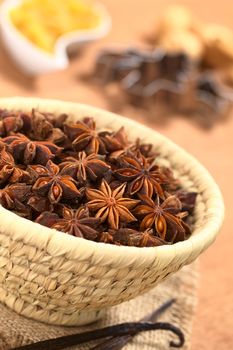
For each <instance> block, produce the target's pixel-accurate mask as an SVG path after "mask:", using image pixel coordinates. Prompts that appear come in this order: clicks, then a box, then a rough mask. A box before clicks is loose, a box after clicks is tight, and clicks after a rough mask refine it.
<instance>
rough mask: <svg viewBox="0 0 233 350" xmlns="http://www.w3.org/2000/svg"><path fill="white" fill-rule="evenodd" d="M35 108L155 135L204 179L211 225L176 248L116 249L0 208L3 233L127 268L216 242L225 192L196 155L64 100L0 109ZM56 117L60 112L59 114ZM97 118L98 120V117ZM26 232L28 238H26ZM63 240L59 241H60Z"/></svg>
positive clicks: (12, 102) (14, 102)
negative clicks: (129, 262) (77, 114)
mask: <svg viewBox="0 0 233 350" xmlns="http://www.w3.org/2000/svg"><path fill="white" fill-rule="evenodd" d="M32 107H34V108H38V109H40V110H43V111H52V110H56V111H57V113H58V112H59V113H61V112H65V111H66V108H67V113H69V109H72V110H73V111H74V112H75V111H76V112H77V111H79V112H80V113H82V115H83V116H84V115H87V113H88V114H89V115H95V114H98V115H99V116H103V117H106V118H109V119H110V120H111V119H112V118H116V117H117V118H118V120H119V119H120V121H122V125H125V124H127V127H129V128H130V127H131V128H139V127H140V129H141V130H142V133H144V132H147V133H148V134H151V135H152V133H153V135H154V136H156V138H157V140H159V141H160V142H161V144H162V145H163V146H165V148H166V149H169V150H172V151H173V152H176V153H177V154H179V162H178V163H180V164H189V165H190V166H191V167H192V168H193V169H194V170H195V172H196V173H197V174H199V176H200V187H201V185H202V184H203V185H204V186H203V187H204V188H205V191H206V193H208V200H207V201H206V207H207V215H208V220H207V222H206V223H205V224H204V225H203V226H201V227H199V228H198V229H196V230H194V231H193V232H192V235H191V236H190V237H189V238H188V239H187V240H185V241H182V242H178V243H175V244H173V245H164V246H158V247H151V248H149V247H147V248H137V247H128V246H116V245H111V244H105V243H97V242H93V241H89V240H85V239H82V238H77V237H73V236H70V235H66V234H65V233H62V232H59V231H56V230H54V229H50V228H48V227H44V226H41V225H39V224H36V223H34V222H32V221H30V220H28V219H24V218H22V217H19V216H18V215H16V214H14V213H12V212H10V211H9V210H6V209H5V208H3V207H2V206H0V230H1V233H3V234H7V235H12V236H13V237H14V239H16V240H22V241H23V242H25V244H29V245H30V244H31V245H32V246H36V247H40V248H43V247H46V249H49V250H51V251H52V252H53V254H58V255H61V254H64V253H65V254H67V257H70V258H75V256H78V257H79V259H80V253H81V252H82V253H83V252H86V254H88V255H89V256H90V257H92V256H93V255H95V259H102V258H103V257H104V259H106V258H109V259H110V260H112V261H113V263H114V262H115V261H117V262H118V265H119V264H120V265H121V264H124V263H126V262H127V260H128V259H129V260H130V259H131V258H134V260H137V261H138V260H140V259H143V260H145V259H146V260H148V259H150V260H151V261H154V260H155V259H158V258H160V257H162V256H164V255H166V256H167V255H170V256H171V258H172V257H175V256H177V255H185V254H190V253H191V251H193V250H197V251H199V252H202V251H203V250H204V249H206V248H207V247H208V246H209V245H210V244H211V243H212V242H213V241H214V239H215V237H216V235H217V233H218V232H219V230H220V228H221V226H222V223H223V219H224V203H223V198H222V195H221V192H220V190H219V188H218V186H217V184H216V183H215V181H214V179H213V178H212V176H211V175H210V174H209V172H208V171H207V170H206V169H205V168H204V167H203V165H201V164H200V163H199V162H198V161H197V160H196V159H195V158H194V157H193V156H192V155H190V154H189V153H187V152H186V151H185V150H184V149H183V148H181V147H180V146H178V145H176V144H175V143H173V142H172V141H171V140H170V139H168V138H167V137H165V136H163V135H161V134H160V133H158V132H157V131H155V130H152V129H151V128H148V127H146V126H144V125H143V124H140V123H138V122H136V121H134V120H131V119H128V118H125V117H122V116H119V115H116V114H114V113H112V112H108V111H106V110H103V109H100V108H96V107H92V106H89V105H86V104H80V103H74V102H64V101H60V100H51V99H40V98H28V97H10V98H0V108H1V109H3V108H6V109H11V110H25V111H26V110H30V109H31V108H32ZM55 113H56V112H55ZM94 118H95V116H94ZM25 230H26V232H27V233H26V234H25ZM58 238H59V239H58Z"/></svg>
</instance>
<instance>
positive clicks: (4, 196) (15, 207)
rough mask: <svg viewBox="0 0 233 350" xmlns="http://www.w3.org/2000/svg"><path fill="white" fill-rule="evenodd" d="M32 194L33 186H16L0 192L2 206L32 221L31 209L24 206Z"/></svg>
mask: <svg viewBox="0 0 233 350" xmlns="http://www.w3.org/2000/svg"><path fill="white" fill-rule="evenodd" d="M30 193H31V186H28V185H26V184H14V185H10V186H7V187H5V188H4V189H2V190H0V204H1V205H2V206H3V207H4V208H6V209H9V210H11V211H13V212H15V213H16V214H18V215H20V216H23V217H27V218H29V219H30V214H31V213H30V208H29V207H28V206H27V205H26V204H24V203H26V202H27V200H28V198H29V196H30Z"/></svg>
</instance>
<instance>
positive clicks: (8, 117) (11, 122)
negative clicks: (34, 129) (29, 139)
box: [0, 110, 31, 136]
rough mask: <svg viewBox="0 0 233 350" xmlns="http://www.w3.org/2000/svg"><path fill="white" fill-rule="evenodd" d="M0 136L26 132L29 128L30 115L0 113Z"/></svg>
mask: <svg viewBox="0 0 233 350" xmlns="http://www.w3.org/2000/svg"><path fill="white" fill-rule="evenodd" d="M0 120H1V122H0V136H7V135H10V134H12V133H16V132H19V131H21V132H27V131H28V130H29V129H30V127H31V118H30V115H28V114H26V113H13V112H9V111H7V110H1V111H0Z"/></svg>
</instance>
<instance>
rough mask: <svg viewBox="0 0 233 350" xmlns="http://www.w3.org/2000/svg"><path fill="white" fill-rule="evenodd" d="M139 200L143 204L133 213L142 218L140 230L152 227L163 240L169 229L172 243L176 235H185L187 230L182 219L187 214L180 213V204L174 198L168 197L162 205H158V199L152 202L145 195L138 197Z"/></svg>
mask: <svg viewBox="0 0 233 350" xmlns="http://www.w3.org/2000/svg"><path fill="white" fill-rule="evenodd" d="M140 199H141V200H142V202H144V204H140V205H139V206H137V208H136V209H135V211H134V213H135V215H139V216H140V217H143V220H142V221H141V224H140V229H141V230H145V229H148V228H151V227H153V226H154V228H155V230H156V232H157V234H158V235H159V237H161V238H162V239H165V238H166V234H167V231H168V227H169V228H170V230H172V233H173V235H172V237H171V240H172V241H174V240H175V238H176V235H177V234H178V233H180V234H184V235H185V233H186V232H187V229H188V228H187V224H185V223H184V222H183V220H182V219H183V217H185V216H186V214H187V213H185V212H181V209H182V204H181V202H180V200H179V199H178V198H177V197H176V196H169V197H168V198H166V199H165V200H164V202H163V203H162V204H160V203H159V199H157V200H155V201H153V200H152V199H151V198H149V197H148V196H145V195H140Z"/></svg>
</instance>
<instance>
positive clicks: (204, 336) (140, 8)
mask: <svg viewBox="0 0 233 350" xmlns="http://www.w3.org/2000/svg"><path fill="white" fill-rule="evenodd" d="M103 2H104V3H105V4H106V5H107V7H108V9H109V11H110V12H111V14H112V17H113V28H112V31H111V33H110V34H109V35H108V37H106V38H105V39H104V40H102V41H100V42H98V43H95V44H92V45H90V46H88V47H87V48H85V50H83V51H82V52H81V53H80V55H79V57H75V58H73V59H72V60H71V64H70V67H69V69H67V70H65V71H60V72H55V73H52V74H48V75H46V76H41V77H38V78H37V79H31V78H28V77H25V76H24V75H23V74H22V73H20V72H19V71H18V70H17V69H16V68H15V66H14V65H13V63H12V62H11V60H10V59H9V57H8V55H7V54H6V52H5V50H4V49H3V48H1V54H0V96H15V95H21V96H38V97H47V98H59V99H64V100H69V101H78V102H84V103H88V104H92V105H95V106H98V107H103V108H110V106H109V104H108V103H107V101H106V99H105V98H104V96H103V94H102V92H101V91H100V89H96V88H91V87H90V85H87V84H84V83H83V82H82V80H81V79H80V75H82V74H83V73H85V72H90V70H91V68H92V67H93V59H94V57H95V55H96V53H97V51H98V50H99V49H100V48H101V47H104V46H106V45H107V44H108V43H122V44H133V43H136V42H137V41H139V40H140V39H141V38H142V37H143V35H144V34H145V33H148V32H149V31H150V30H152V29H153V28H154V27H155V26H156V20H157V18H158V16H159V14H160V13H161V12H162V11H163V10H164V9H165V7H166V6H167V5H168V4H170V3H171V1H167V0H157V1H154V0H143V1H139V0H103ZM179 3H183V4H186V5H188V6H189V7H190V9H192V10H193V12H194V13H196V14H197V15H198V16H199V17H200V18H201V19H203V20H207V21H212V22H218V23H221V24H224V25H227V26H229V27H232V29H233V23H232V11H233V3H232V0H229V1H227V0H222V1H211V0H205V1H202V2H201V1H196V0H186V1H179ZM22 55H23V52H22ZM119 102H120V100H119ZM121 113H122V114H124V115H126V116H129V117H133V118H135V119H137V120H140V121H141V122H143V123H145V124H147V125H149V126H151V127H153V128H155V129H157V130H159V131H160V132H162V133H163V134H165V135H166V136H168V137H170V138H171V139H172V140H174V141H175V142H176V143H178V144H179V145H181V146H183V147H184V148H185V149H186V150H188V151H189V152H191V153H192V154H193V155H194V156H196V157H197V158H198V159H199V160H200V161H201V162H202V163H203V164H204V165H205V166H206V167H207V168H208V169H209V171H210V172H211V173H212V174H213V176H214V177H215V179H216V181H217V182H218V184H219V185H220V187H221V189H222V192H223V195H224V199H225V204H226V208H227V214H226V220H225V224H224V227H223V229H222V232H221V234H220V236H219V238H218V239H217V241H216V242H215V244H214V245H213V246H212V247H211V248H210V249H209V250H208V251H207V252H205V253H204V254H203V255H202V256H201V259H200V260H201V277H200V288H199V306H198V310H197V314H196V317H195V322H194V328H193V339H192V350H213V349H218V350H228V349H229V350H230V349H233V331H232V329H233V273H232V266H233V263H232V250H233V248H232V247H233V238H232V226H233V213H232V209H231V205H232V197H233V186H232V177H233V157H232V151H233V115H232V118H229V119H228V120H227V121H225V122H224V123H219V124H218V125H216V126H215V127H214V128H213V129H211V130H209V131H206V130H203V129H202V128H200V127H198V126H197V125H195V124H193V123H192V122H190V121H189V120H188V119H187V118H186V119H185V118H181V117H176V118H175V117H171V118H169V119H167V120H164V121H163V122H161V121H160V122H159V121H155V120H153V116H150V117H148V116H146V115H144V114H143V112H142V111H135V110H132V108H124V109H123V111H122V112H121Z"/></svg>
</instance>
